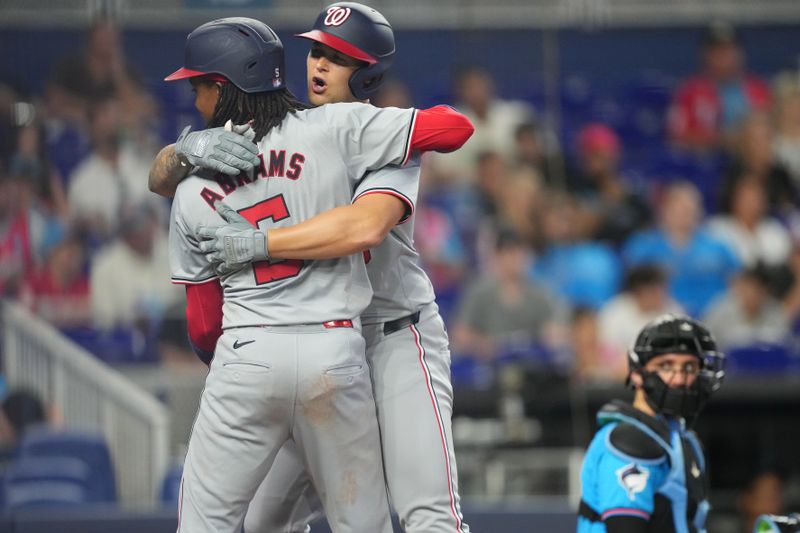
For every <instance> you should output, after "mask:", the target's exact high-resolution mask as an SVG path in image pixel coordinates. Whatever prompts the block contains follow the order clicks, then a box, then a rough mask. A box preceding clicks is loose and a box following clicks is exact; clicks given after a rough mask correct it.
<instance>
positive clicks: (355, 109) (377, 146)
mask: <svg viewBox="0 0 800 533" xmlns="http://www.w3.org/2000/svg"><path fill="white" fill-rule="evenodd" d="M323 109H324V112H325V123H326V124H327V125H328V128H329V131H330V135H331V139H332V140H333V142H334V143H335V145H336V149H337V151H338V152H339V153H340V154H341V157H342V160H343V161H344V163H345V165H346V166H347V167H348V169H349V170H350V172H351V175H354V176H363V175H364V174H366V173H367V172H368V171H370V170H376V169H379V168H382V167H385V166H386V165H404V164H405V163H406V161H407V159H408V157H409V154H410V149H411V133H412V131H413V127H414V119H415V117H416V112H417V111H416V109H400V108H397V107H387V108H377V107H374V106H372V105H369V104H362V103H347V104H328V105H326V106H324V107H323Z"/></svg>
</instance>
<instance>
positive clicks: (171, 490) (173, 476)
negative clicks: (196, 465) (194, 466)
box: [161, 463, 183, 504]
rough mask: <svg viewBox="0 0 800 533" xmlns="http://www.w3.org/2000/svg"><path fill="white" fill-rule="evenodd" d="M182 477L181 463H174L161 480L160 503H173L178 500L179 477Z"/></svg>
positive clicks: (179, 489) (179, 490)
mask: <svg viewBox="0 0 800 533" xmlns="http://www.w3.org/2000/svg"><path fill="white" fill-rule="evenodd" d="M182 477H183V463H179V464H176V465H174V466H173V467H172V468H170V469H169V471H168V472H167V474H166V475H165V476H164V481H162V482H161V503H163V504H173V503H175V502H177V501H178V498H179V497H180V492H181V478H182Z"/></svg>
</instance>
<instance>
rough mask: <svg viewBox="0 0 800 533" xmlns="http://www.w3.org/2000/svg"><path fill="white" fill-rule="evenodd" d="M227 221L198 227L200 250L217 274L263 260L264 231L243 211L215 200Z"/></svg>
mask: <svg viewBox="0 0 800 533" xmlns="http://www.w3.org/2000/svg"><path fill="white" fill-rule="evenodd" d="M214 207H215V208H216V209H217V213H219V215H220V216H221V217H222V218H223V219H224V220H225V221H226V222H227V224H225V225H222V226H214V227H210V226H201V227H199V228H198V229H197V237H198V238H199V239H200V250H201V251H202V252H203V253H204V254H205V256H206V259H208V261H209V262H210V263H211V264H212V265H214V268H215V270H216V271H217V273H219V274H229V273H231V272H235V271H236V270H239V269H241V268H243V267H245V266H247V265H248V264H250V263H252V262H254V261H266V260H268V259H269V254H268V253H267V234H266V232H264V231H260V230H259V229H257V228H254V227H253V225H252V224H250V223H249V222H248V221H247V220H246V219H245V218H244V217H243V216H242V215H240V214H239V213H237V212H236V211H234V210H233V209H231V207H230V206H229V205H228V204H226V203H225V202H223V201H221V200H220V201H218V202H216V204H214Z"/></svg>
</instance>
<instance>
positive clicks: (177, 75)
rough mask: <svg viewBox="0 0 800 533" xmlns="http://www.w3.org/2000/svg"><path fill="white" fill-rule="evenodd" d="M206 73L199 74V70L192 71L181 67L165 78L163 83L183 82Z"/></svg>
mask: <svg viewBox="0 0 800 533" xmlns="http://www.w3.org/2000/svg"><path fill="white" fill-rule="evenodd" d="M206 74H208V73H207V72H200V71H199V70H192V69H189V68H186V67H181V68H179V69H178V70H176V71H175V72H173V73H172V74H170V75H169V76H167V77H166V78H164V81H175V80H185V79H186V78H196V77H197V76H205V75H206Z"/></svg>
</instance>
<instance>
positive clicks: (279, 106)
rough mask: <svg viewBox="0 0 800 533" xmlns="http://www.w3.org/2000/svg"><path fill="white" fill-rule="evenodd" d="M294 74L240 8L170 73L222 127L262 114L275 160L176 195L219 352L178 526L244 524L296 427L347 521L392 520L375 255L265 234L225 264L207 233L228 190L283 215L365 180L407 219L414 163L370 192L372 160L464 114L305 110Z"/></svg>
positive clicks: (333, 511)
mask: <svg viewBox="0 0 800 533" xmlns="http://www.w3.org/2000/svg"><path fill="white" fill-rule="evenodd" d="M283 72H284V68H283V48H282V44H281V42H280V40H279V39H278V37H277V35H275V33H274V32H273V31H272V30H271V29H270V28H269V27H268V26H266V25H265V24H263V23H260V22H258V21H256V20H253V19H246V18H228V19H220V20H217V21H213V22H210V23H207V24H204V25H202V26H200V27H199V28H197V29H196V30H194V31H193V32H192V33H191V34H190V35H189V37H188V38H187V41H186V57H185V65H184V67H183V68H181V69H179V70H178V71H176V72H175V73H173V74H172V75H170V76H169V77H167V80H177V79H190V80H191V81H192V85H193V88H194V90H195V92H196V99H195V105H196V107H197V108H198V110H199V111H200V113H201V114H202V115H203V117H204V118H205V119H206V120H207V121H208V123H209V126H211V127H220V126H221V125H222V124H224V123H225V122H227V121H234V122H236V123H245V122H247V121H248V120H250V121H251V125H252V128H251V129H252V132H249V133H250V135H253V137H254V139H255V140H256V141H257V150H258V153H260V154H261V157H260V161H263V162H261V163H260V165H259V166H258V167H257V168H255V169H253V171H252V172H250V173H240V174H238V175H237V176H235V177H231V176H228V175H224V174H216V175H213V173H212V174H210V175H207V176H205V177H201V176H200V175H197V174H198V173H196V174H195V175H191V176H189V178H188V179H186V180H184V181H182V182H181V184H180V185H179V186H178V188H177V191H176V194H175V199H174V202H173V209H172V214H171V217H170V241H171V246H170V252H171V253H170V264H171V269H172V276H173V280H174V281H175V282H177V283H184V284H187V317H188V319H189V333H190V338H191V340H192V342H193V345H194V346H195V347H196V349H197V351H198V352H199V353H200V354H204V355H206V356H209V355H211V354H213V360H212V361H211V362H210V370H209V374H208V377H207V379H206V384H205V388H204V391H203V394H202V397H201V401H200V407H199V410H198V414H197V418H196V419H195V424H194V427H193V431H192V436H191V438H190V442H189V449H188V452H187V456H186V462H185V466H184V475H183V480H182V487H181V496H180V508H179V525H178V531H179V532H192V533H194V532H202V531H215V532H216V531H226V532H231V533H233V532H236V533H238V532H239V531H240V530H241V527H242V521H243V519H244V513H245V510H246V508H247V504H248V503H249V502H250V500H251V499H252V497H253V494H254V492H255V490H256V488H257V487H258V485H259V484H260V483H261V482H262V481H263V479H264V477H265V475H266V474H267V471H268V470H269V468H270V466H271V464H272V462H273V461H274V459H275V456H276V454H277V453H278V450H279V449H280V448H281V446H282V445H283V444H284V443H285V442H287V441H288V440H290V439H291V440H293V441H294V443H295V444H296V446H297V451H298V454H299V456H300V457H301V458H302V462H303V464H304V466H305V468H306V469H307V471H308V472H309V475H310V476H311V478H312V479H313V485H314V489H315V491H316V493H317V494H318V495H319V498H320V500H321V502H322V505H323V507H324V509H325V512H326V515H327V517H328V521H329V523H330V524H331V527H332V529H333V531H337V532H338V531H342V532H351V531H352V532H355V531H361V532H375V531H379V532H380V531H391V524H390V521H389V515H388V506H387V502H386V497H385V490H384V481H383V475H382V469H381V456H380V448H379V444H380V443H379V438H378V427H377V421H376V420H375V407H374V399H373V397H372V391H371V384H370V380H369V373H368V367H367V364H366V361H365V359H364V341H363V338H362V337H361V336H360V335H359V330H360V321H359V318H358V317H359V315H360V314H361V313H362V312H363V310H364V308H365V307H366V306H367V304H368V303H369V301H370V298H371V289H370V285H369V281H368V278H367V274H366V268H365V266H364V261H363V258H362V257H361V256H360V255H349V256H344V257H341V258H337V259H330V260H318V261H298V260H295V261H277V260H275V258H270V257H269V256H267V255H266V254H265V252H266V251H267V249H266V247H265V246H262V247H261V248H259V247H258V246H257V245H258V243H257V242H255V241H253V242H251V243H250V244H251V246H252V249H253V250H256V252H255V253H254V254H251V255H250V256H251V258H253V259H255V260H256V262H254V263H253V264H252V265H248V266H247V268H244V269H239V270H237V271H235V272H230V273H226V274H224V275H222V276H221V277H218V275H217V273H216V272H215V270H214V269H213V267H212V265H211V264H210V263H209V262H208V261H206V259H205V257H204V256H203V251H202V250H201V248H200V246H199V238H198V235H199V234H200V233H202V232H203V231H204V230H203V228H204V227H208V226H214V225H218V224H219V223H220V221H219V217H218V215H217V214H216V212H215V210H214V206H215V205H216V204H217V203H219V201H220V200H222V199H223V198H225V200H226V202H227V204H228V205H230V206H231V207H232V208H233V209H235V210H236V212H237V213H238V214H239V215H241V216H242V217H243V218H244V219H245V220H247V221H248V222H249V223H250V224H252V225H253V226H256V227H257V226H258V225H259V224H261V225H263V226H270V227H280V226H286V225H289V224H291V223H293V222H302V221H304V220H307V219H310V218H311V217H313V216H314V215H317V214H320V213H322V212H323V211H326V210H330V209H334V208H336V207H345V206H349V205H350V203H351V202H352V201H353V191H356V194H363V195H370V196H372V195H374V196H379V195H385V196H391V198H392V201H393V202H395V208H394V211H393V213H395V214H396V215H397V218H396V219H395V220H394V223H398V222H402V221H403V219H404V218H406V217H407V216H408V215H409V214H410V213H411V212H413V200H412V198H413V196H414V194H415V191H416V187H417V184H416V183H415V182H414V180H413V179H412V180H410V179H408V177H407V176H406V175H404V174H401V175H398V177H399V178H401V179H396V180H394V181H392V180H391V179H389V178H383V179H382V180H376V182H375V188H372V189H371V188H370V181H371V180H372V176H371V175H370V174H369V173H368V172H369V171H370V170H373V169H377V168H380V167H383V166H386V165H391V164H395V165H402V164H404V163H405V162H406V161H407V159H408V157H409V154H410V153H411V152H412V151H415V150H425V149H426V147H427V146H428V145H429V144H430V143H431V139H437V138H439V137H438V136H437V133H436V131H437V129H440V130H441V131H448V130H449V129H452V128H451V127H450V126H451V125H452V123H453V121H455V123H462V121H463V120H464V119H463V117H461V116H460V115H457V114H455V113H454V112H452V111H449V110H447V109H441V110H438V111H437V110H435V109H434V110H428V111H417V110H413V109H410V110H401V109H392V110H379V109H376V108H374V107H371V106H364V105H361V104H337V105H331V106H325V107H321V108H317V109H312V110H303V109H302V107H303V106H302V105H301V104H299V103H298V102H297V101H296V100H295V99H294V97H293V96H292V95H291V93H290V92H289V91H288V90H287V89H286V88H285V86H284V79H283V75H284V74H283ZM199 133H200V135H198V136H194V137H191V138H190V137H189V134H188V132H186V131H185V132H184V133H183V134H182V137H181V139H180V140H179V143H178V144H180V145H181V146H182V148H185V149H186V150H187V153H191V154H195V156H198V157H202V155H203V153H204V151H205V149H206V148H207V147H208V144H209V143H210V142H213V140H214V135H213V133H212V134H209V133H208V132H199ZM443 138H445V140H444V141H442V139H441V138H439V142H438V144H437V143H436V142H433V144H432V145H435V146H447V139H451V138H452V136H447V135H444V136H443ZM217 140H219V138H217ZM464 140H466V138H464V139H463V140H462V141H461V143H462V144H463V141H464ZM226 142H227V141H226ZM176 152H177V150H176ZM364 176H366V177H364ZM362 178H363V179H362ZM384 190H391V191H392V193H391V194H388V193H387V194H382V193H381V191H384ZM359 191H361V193H359ZM397 205H400V206H402V208H398V207H397ZM240 242H241V241H238V242H237V243H234V244H239V243H240ZM261 244H262V245H263V244H265V243H263V242H262V243H261ZM221 297H222V298H221ZM223 299H224V300H223ZM223 301H224V306H223V305H222V304H223ZM220 309H222V317H221V318H222V319H221V321H218V320H217V317H219V315H220ZM220 323H221V326H220ZM220 327H221V328H222V333H221V335H220V332H219V329H220ZM209 341H213V344H212V345H209V344H208V343H209Z"/></svg>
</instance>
